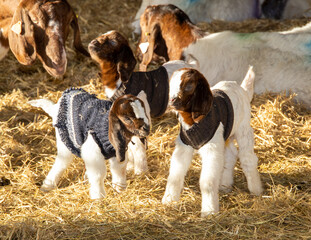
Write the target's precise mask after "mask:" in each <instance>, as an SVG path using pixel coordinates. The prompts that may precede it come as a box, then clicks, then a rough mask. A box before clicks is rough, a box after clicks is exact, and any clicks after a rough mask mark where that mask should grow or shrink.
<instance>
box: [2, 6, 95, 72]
mask: <svg viewBox="0 0 311 240" xmlns="http://www.w3.org/2000/svg"><path fill="white" fill-rule="evenodd" d="M0 9H1V10H0V27H1V34H0V44H1V46H0V59H2V58H3V57H4V56H5V55H6V53H7V52H8V49H9V48H10V49H11V51H12V52H13V54H14V55H15V57H16V59H17V60H18V61H19V62H20V63H21V64H24V65H30V64H32V63H33V62H34V61H35V59H36V58H37V57H38V59H39V60H40V61H41V62H42V64H43V67H44V68H45V69H46V71H47V72H48V73H49V74H50V75H52V76H54V77H60V76H62V75H64V73H65V72H66V66H67V58H66V50H65V42H66V39H67V37H68V35H69V26H71V27H72V28H73V30H74V47H75V49H76V50H77V51H79V52H81V53H82V54H84V55H85V56H89V53H88V52H87V51H86V50H85V48H84V47H83V45H82V43H81V38H80V30H79V25H78V19H77V17H76V14H75V13H74V11H73V9H72V8H71V6H70V5H69V3H68V2H67V1H66V0H21V1H18V0H12V1H9V0H2V1H0Z"/></svg>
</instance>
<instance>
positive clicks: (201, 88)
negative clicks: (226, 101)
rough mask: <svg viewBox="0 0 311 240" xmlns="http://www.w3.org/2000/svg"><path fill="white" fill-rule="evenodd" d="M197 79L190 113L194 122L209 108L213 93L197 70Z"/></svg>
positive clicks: (204, 114) (206, 112)
mask: <svg viewBox="0 0 311 240" xmlns="http://www.w3.org/2000/svg"><path fill="white" fill-rule="evenodd" d="M196 75H197V76H196V77H198V78H199V79H198V82H197V85H196V89H195V91H194V93H193V98H192V105H191V114H192V118H193V120H194V122H199V121H200V120H201V119H202V118H204V117H205V116H206V115H207V114H208V112H209V111H210V109H211V106H212V104H213V94H212V91H211V89H210V87H209V84H208V82H207V80H206V79H205V77H204V76H203V75H202V74H201V73H199V72H197V74H196Z"/></svg>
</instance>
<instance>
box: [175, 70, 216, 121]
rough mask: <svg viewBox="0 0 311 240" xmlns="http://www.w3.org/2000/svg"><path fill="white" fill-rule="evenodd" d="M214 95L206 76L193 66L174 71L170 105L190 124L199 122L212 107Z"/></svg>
mask: <svg viewBox="0 0 311 240" xmlns="http://www.w3.org/2000/svg"><path fill="white" fill-rule="evenodd" d="M212 103H213V95H212V92H211V90H210V87H209V84H208V82H207V80H206V79H205V77H204V76H203V75H202V74H201V73H200V72H199V71H197V70H195V69H193V68H183V69H180V70H178V71H176V72H174V73H173V75H172V77H171V80H170V106H171V107H172V108H173V109H175V110H176V111H178V112H179V114H181V115H182V117H183V119H184V121H185V122H186V123H187V124H188V125H192V124H193V123H195V122H199V121H200V120H201V119H202V118H204V117H205V116H206V115H207V114H208V112H209V111H210V109H211V106H212Z"/></svg>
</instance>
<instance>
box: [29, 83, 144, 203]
mask: <svg viewBox="0 0 311 240" xmlns="http://www.w3.org/2000/svg"><path fill="white" fill-rule="evenodd" d="M29 103H30V104H31V105H32V106H35V107H41V108H42V109H43V110H44V111H45V112H47V113H48V114H49V115H50V116H51V117H52V119H53V125H54V127H55V132H56V143H57V156H56V159H55V163H54V165H53V167H52V169H51V170H50V172H49V174H48V175H47V177H46V178H45V180H44V182H43V185H42V187H41V190H43V191H50V190H52V189H53V188H55V187H56V186H57V183H58V181H59V179H60V177H61V175H62V173H63V172H64V171H65V170H66V169H67V168H68V166H69V164H70V163H71V161H72V158H73V154H74V155H77V156H79V157H81V158H82V159H83V160H84V162H85V166H86V174H87V177H88V180H89V182H90V185H91V186H90V197H91V198H92V199H97V198H102V197H104V196H105V188H104V180H105V178H106V172H107V170H106V164H105V160H107V159H109V161H110V168H111V174H112V184H113V186H114V188H115V189H116V190H117V191H122V190H124V189H125V188H126V165H127V156H126V151H127V146H128V144H129V142H130V141H131V139H132V137H134V136H136V137H139V138H145V137H147V135H148V134H149V132H150V120H149V118H148V116H147V115H146V111H145V108H144V103H143V102H142V101H141V100H140V99H139V98H137V97H135V96H133V95H124V96H122V97H120V98H118V99H116V100H115V102H114V103H112V102H110V101H105V100H100V99H98V98H96V96H95V95H91V94H89V93H87V92H86V91H84V90H83V89H74V88H71V89H68V90H66V91H65V92H64V93H63V95H62V97H61V98H60V99H59V101H58V102H57V103H56V104H54V103H53V102H51V101H50V100H46V99H39V100H33V101H30V102H29ZM134 154H135V153H134Z"/></svg>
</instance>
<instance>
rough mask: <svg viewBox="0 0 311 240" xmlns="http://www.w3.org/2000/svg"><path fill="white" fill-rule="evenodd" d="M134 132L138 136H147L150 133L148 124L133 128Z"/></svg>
mask: <svg viewBox="0 0 311 240" xmlns="http://www.w3.org/2000/svg"><path fill="white" fill-rule="evenodd" d="M134 134H135V135H136V136H138V137H147V136H148V135H149V134H150V126H149V125H145V126H143V127H142V128H140V129H137V130H135V131H134Z"/></svg>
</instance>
